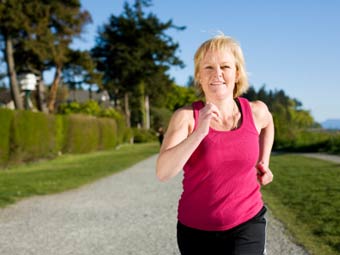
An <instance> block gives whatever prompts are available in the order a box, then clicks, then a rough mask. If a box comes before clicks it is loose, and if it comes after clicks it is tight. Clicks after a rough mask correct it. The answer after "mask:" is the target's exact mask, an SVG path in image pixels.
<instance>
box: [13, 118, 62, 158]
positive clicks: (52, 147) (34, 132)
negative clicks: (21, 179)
mask: <svg viewBox="0 0 340 255" xmlns="http://www.w3.org/2000/svg"><path fill="white" fill-rule="evenodd" d="M11 132H12V133H11V134H10V139H11V141H10V143H11V145H10V146H11V149H10V160H11V161H14V162H21V161H29V160H34V159H38V158H42V157H43V158H46V157H50V156H53V155H55V154H56V150H57V142H56V124H55V118H54V116H53V115H47V114H44V113H40V112H30V111H16V112H15V115H14V117H13V121H12V127H11ZM42 141H43V142H42Z"/></svg>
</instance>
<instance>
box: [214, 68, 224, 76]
mask: <svg viewBox="0 0 340 255" xmlns="http://www.w3.org/2000/svg"><path fill="white" fill-rule="evenodd" d="M222 74H223V72H222V69H221V68H220V67H217V68H216V69H215V75H216V77H222Z"/></svg>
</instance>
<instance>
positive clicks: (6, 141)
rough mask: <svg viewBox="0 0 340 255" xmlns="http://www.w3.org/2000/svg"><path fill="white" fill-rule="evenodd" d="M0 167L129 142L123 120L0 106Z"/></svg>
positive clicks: (130, 134) (112, 146)
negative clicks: (19, 109) (45, 112)
mask: <svg viewBox="0 0 340 255" xmlns="http://www.w3.org/2000/svg"><path fill="white" fill-rule="evenodd" d="M0 123H1V125H0V137H1V139H0V166H5V165H7V164H8V163H19V162H26V161H31V160H36V159H40V158H51V157H55V156H56V155H58V154H60V153H85V152H91V151H96V150H106V149H111V148H114V147H115V146H117V145H118V144H121V143H123V142H127V141H129V139H130V137H131V136H132V132H131V129H128V128H126V127H125V124H124V123H125V122H124V119H119V120H115V119H113V118H98V117H94V116H89V115H81V114H73V115H49V114H44V113H41V112H31V111H12V110H8V109H0Z"/></svg>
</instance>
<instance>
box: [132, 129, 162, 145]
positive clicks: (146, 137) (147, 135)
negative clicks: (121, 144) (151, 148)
mask: <svg viewBox="0 0 340 255" xmlns="http://www.w3.org/2000/svg"><path fill="white" fill-rule="evenodd" d="M133 141H134V142H135V143H148V142H154V141H157V136H156V133H155V131H153V130H146V129H142V128H134V129H133Z"/></svg>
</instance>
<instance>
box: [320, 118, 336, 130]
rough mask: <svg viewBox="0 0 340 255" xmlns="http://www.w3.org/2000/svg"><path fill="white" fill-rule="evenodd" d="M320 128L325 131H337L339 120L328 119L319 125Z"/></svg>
mask: <svg viewBox="0 0 340 255" xmlns="http://www.w3.org/2000/svg"><path fill="white" fill-rule="evenodd" d="M321 126H322V127H323V128H325V129H339V130H340V119H329V120H326V121H324V122H322V123H321Z"/></svg>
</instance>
